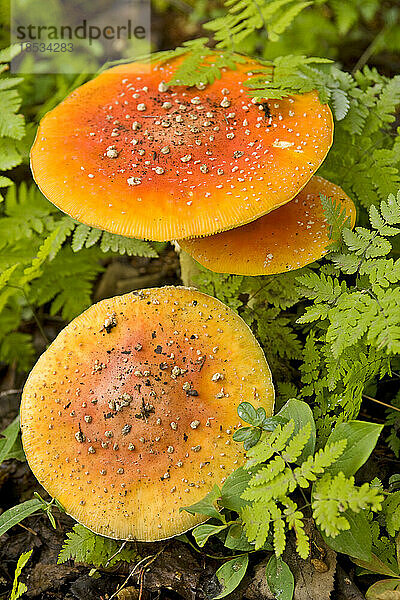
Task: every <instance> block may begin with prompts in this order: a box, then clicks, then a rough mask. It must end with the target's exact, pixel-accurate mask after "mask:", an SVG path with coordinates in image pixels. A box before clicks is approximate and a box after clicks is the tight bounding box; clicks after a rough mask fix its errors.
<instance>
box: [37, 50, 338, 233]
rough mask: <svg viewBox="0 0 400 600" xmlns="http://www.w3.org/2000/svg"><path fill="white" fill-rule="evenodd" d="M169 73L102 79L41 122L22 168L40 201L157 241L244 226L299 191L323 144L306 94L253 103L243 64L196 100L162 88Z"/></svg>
mask: <svg viewBox="0 0 400 600" xmlns="http://www.w3.org/2000/svg"><path fill="white" fill-rule="evenodd" d="M179 64H180V59H176V60H173V61H172V62H170V63H168V62H166V63H156V62H154V63H152V64H151V66H150V67H149V65H148V64H145V65H144V64H141V63H138V62H136V63H130V64H125V65H121V66H118V67H114V68H112V69H109V70H106V71H104V72H103V73H101V74H100V75H99V76H97V77H95V78H94V79H93V80H92V81H90V82H88V83H86V84H84V85H83V86H81V87H79V88H78V89H76V90H75V91H74V92H73V93H72V94H71V95H70V96H68V97H67V98H66V100H64V101H63V102H62V103H61V104H59V105H58V106H57V107H56V108H54V109H53V110H52V111H50V112H49V113H48V114H47V115H46V116H45V117H44V118H43V119H42V121H41V123H40V126H39V130H38V133H37V137H36V140H35V143H34V145H33V148H32V152H31V167H32V172H33V175H34V178H35V180H36V182H37V184H38V186H39V187H40V189H41V191H42V192H43V194H44V195H45V196H46V197H47V198H48V199H49V200H50V201H51V202H53V203H54V204H55V205H56V206H58V207H59V208H60V209H61V210H63V211H64V212H66V213H67V214H69V215H71V216H72V217H73V218H75V219H77V220H78V221H81V222H83V223H86V224H88V225H91V226H94V227H97V228H101V229H105V230H107V231H111V232H112V233H117V234H120V235H125V236H130V237H138V238H147V239H151V240H162V241H166V240H174V239H183V238H188V237H192V236H200V235H210V234H214V233H217V232H219V231H225V230H227V229H230V228H232V227H237V226H238V225H241V224H244V223H248V222H250V221H252V220H254V219H256V218H258V217H261V216H262V215H264V214H266V213H268V212H270V211H271V210H273V209H275V208H277V207H278V206H281V205H282V204H285V203H286V202H288V201H289V200H291V199H292V198H293V197H294V196H295V195H296V194H297V193H298V192H299V190H300V189H301V188H302V187H304V185H305V184H306V183H307V181H308V180H309V179H310V177H311V176H312V175H313V173H314V172H315V171H316V170H317V169H318V167H319V166H320V164H321V163H322V161H323V160H324V158H325V156H326V154H327V152H328V150H329V148H330V146H331V144H332V135H333V121H332V115H331V112H330V109H329V107H328V105H326V104H321V102H320V101H319V99H318V94H317V93H316V92H310V93H308V94H304V95H293V96H291V97H285V98H281V99H275V100H268V101H264V102H260V103H254V102H252V101H251V99H250V97H249V95H248V94H247V93H246V87H245V86H244V83H245V82H246V80H247V79H248V77H249V72H250V71H255V70H257V68H259V67H260V66H261V65H260V64H259V63H258V62H256V61H254V60H250V59H248V60H247V61H246V62H243V63H240V64H238V65H237V68H236V69H235V70H224V72H223V73H222V77H221V79H216V80H215V81H214V82H213V83H212V84H209V85H207V86H201V89H198V88H196V87H194V88H187V87H184V86H174V87H168V88H167V89H165V87H164V86H165V84H164V82H165V81H168V80H169V79H170V78H171V77H172V76H173V75H174V73H175V71H176V69H177V67H178V66H179ZM160 86H161V87H160ZM160 90H161V91H160ZM160 96H161V102H160Z"/></svg>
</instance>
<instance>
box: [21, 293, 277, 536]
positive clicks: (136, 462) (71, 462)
mask: <svg viewBox="0 0 400 600" xmlns="http://www.w3.org/2000/svg"><path fill="white" fill-rule="evenodd" d="M113 312H114V313H115V315H116V316H117V323H116V324H115V326H114V327H113V328H112V329H111V330H110V332H109V333H108V332H107V331H105V330H104V328H103V327H102V324H103V323H104V317H105V315H107V314H110V313H113ZM139 344H140V347H141V350H140V352H133V351H131V350H132V349H133V348H135V347H137V346H138V345H139ZM216 347H218V351H216V352H213V348H216ZM166 353H168V354H171V353H173V354H174V364H175V365H177V366H179V367H180V368H181V369H182V370H184V371H185V378H187V379H188V381H190V382H191V384H192V388H191V389H195V390H196V391H197V395H196V396H187V394H186V392H185V390H183V389H182V378H181V377H176V378H172V377H170V376H169V375H168V372H167V371H165V370H164V369H162V368H161V363H162V362H163V361H164V360H165V355H166ZM199 355H201V356H205V357H206V360H205V361H204V362H203V363H199V361H198V357H199ZM125 359H126V360H125ZM95 360H97V361H99V362H101V363H104V364H105V365H106V368H105V369H101V370H100V371H94V370H93V369H92V368H91V367H92V365H93V363H94V361H95ZM136 370H140V371H141V372H142V373H144V372H149V374H148V375H147V376H146V377H141V378H137V377H135V375H134V373H135V371H136ZM216 372H218V373H221V372H223V373H224V390H226V392H227V393H226V395H225V394H224V395H223V396H222V397H221V398H216V394H215V382H213V381H212V377H213V375H214V374H215V373H216ZM77 389H79V391H80V394H79V396H76V395H75V391H76V390H77ZM255 389H257V393H258V402H259V403H260V404H261V405H262V406H264V408H265V410H266V412H267V414H268V415H270V414H271V413H272V407H273V401H274V390H273V385H272V381H271V374H270V370H269V367H268V364H267V362H266V360H265V357H264V355H263V352H262V350H261V348H260V346H259V345H258V343H257V341H256V339H255V338H254V336H253V334H252V333H251V331H250V329H249V328H248V326H247V325H246V324H245V323H244V321H243V320H242V319H241V318H240V317H239V316H238V315H237V314H236V313H234V312H233V311H232V310H231V309H230V308H228V307H226V306H224V305H223V304H222V303H221V302H219V301H218V300H216V299H215V298H212V297H210V296H207V295H205V294H202V293H200V292H197V291H195V290H193V289H187V288H182V287H180V288H179V287H164V288H160V289H157V288H155V289H149V290H143V291H138V292H132V293H130V294H126V295H125V296H120V297H115V298H111V299H107V300H103V301H101V302H99V303H98V304H96V305H94V306H92V307H90V308H89V309H88V310H87V311H86V312H84V313H83V314H82V315H80V316H79V317H77V318H76V319H75V320H74V321H72V323H70V324H69V325H68V326H67V327H66V328H65V329H64V330H63V331H61V333H60V334H59V335H58V337H57V338H56V339H55V341H54V342H53V343H52V344H51V346H50V347H49V348H48V349H47V350H46V352H45V353H44V354H43V355H42V356H41V357H40V359H39V360H38V362H37V363H36V365H35V367H34V368H33V370H32V372H31V374H30V375H29V378H28V380H27V382H26V385H25V388H24V391H23V396H22V405H21V424H22V440H23V445H24V450H25V454H26V457H27V460H28V462H29V465H30V467H31V469H32V471H33V473H34V475H35V476H36V477H37V479H38V480H39V482H40V483H41V484H42V485H43V486H44V488H45V489H46V490H47V491H48V493H49V494H50V495H51V496H52V497H54V498H56V499H57V500H58V501H59V502H60V503H61V504H62V505H63V507H64V508H65V510H66V512H67V513H68V514H70V515H71V516H72V517H73V518H75V519H76V520H77V521H79V522H80V523H82V524H83V525H85V526H86V527H88V528H89V529H91V530H93V531H95V532H96V533H99V534H102V535H105V536H108V537H112V538H115V539H137V540H143V541H155V540H158V539H165V538H168V537H171V536H173V535H177V534H180V533H182V532H184V531H186V530H188V529H190V528H191V527H193V526H195V525H196V524H198V523H200V522H202V521H203V520H204V516H199V515H196V516H193V515H189V514H188V513H186V512H180V511H179V509H180V507H181V506H183V505H185V504H188V503H190V504H191V503H194V502H197V501H198V500H200V499H201V498H202V497H203V496H204V495H205V494H206V493H207V492H209V491H210V490H211V489H212V487H213V486H214V484H219V485H221V483H222V481H223V479H224V477H226V476H227V475H228V474H229V473H230V472H232V471H233V470H234V469H235V468H236V467H237V466H239V465H242V464H244V462H245V455H244V451H243V449H242V446H241V445H240V444H234V443H232V444H227V442H228V441H229V440H231V438H232V433H233V431H234V429H235V428H237V426H238V417H237V406H238V404H239V403H240V402H243V401H245V400H248V398H253V397H254V391H255ZM123 397H127V398H129V401H128V402H125V403H124V404H123V405H120V407H119V409H118V410H117V404H118V403H121V399H122V398H123ZM93 398H95V399H96V402H95V403H93V402H92V399H93ZM111 400H114V404H113V405H112V406H113V408H110V402H111ZM62 407H65V408H64V409H63V408H62ZM71 409H72V410H73V411H74V413H75V416H74V417H72V416H71ZM88 416H90V417H91V419H87V418H85V417H88ZM50 423H51V424H52V425H53V428H52V429H49V424H50ZM202 424H205V425H207V426H204V427H203V426H202ZM208 424H209V425H210V426H208ZM175 425H176V426H175ZM204 465H207V469H205V468H204ZM221 465H222V466H223V468H221ZM172 490H173V493H172ZM186 490H188V491H186Z"/></svg>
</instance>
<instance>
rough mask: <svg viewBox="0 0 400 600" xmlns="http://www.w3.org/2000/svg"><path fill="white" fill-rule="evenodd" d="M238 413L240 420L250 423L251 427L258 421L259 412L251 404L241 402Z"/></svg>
mask: <svg viewBox="0 0 400 600" xmlns="http://www.w3.org/2000/svg"><path fill="white" fill-rule="evenodd" d="M237 413H238V415H239V418H240V419H242V420H243V421H245V422H246V423H250V425H254V422H255V421H256V419H257V411H256V409H255V408H254V406H253V405H252V404H250V402H241V403H240V404H239V406H238V407H237Z"/></svg>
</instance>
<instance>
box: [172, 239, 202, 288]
mask: <svg viewBox="0 0 400 600" xmlns="http://www.w3.org/2000/svg"><path fill="white" fill-rule="evenodd" d="M175 250H176V252H177V254H178V256H179V263H180V266H181V280H182V283H183V285H184V286H186V287H197V285H196V276H197V275H198V274H199V273H200V265H199V263H198V262H197V261H195V260H194V258H192V257H191V256H190V255H189V254H188V253H187V252H185V251H184V250H182V248H181V247H180V246H179V244H178V242H175Z"/></svg>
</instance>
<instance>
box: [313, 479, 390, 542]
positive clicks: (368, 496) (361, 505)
mask: <svg viewBox="0 0 400 600" xmlns="http://www.w3.org/2000/svg"><path fill="white" fill-rule="evenodd" d="M381 504H382V495H381V494H380V493H379V491H378V490H377V489H376V488H374V487H371V486H369V485H368V484H367V483H364V484H363V485H362V486H361V487H356V485H355V483H354V477H350V478H348V479H347V478H346V477H345V476H344V475H343V473H338V474H337V475H335V476H334V477H331V476H330V475H329V474H327V475H324V477H322V478H321V479H320V480H319V481H318V482H317V483H316V485H315V486H314V491H313V502H312V508H313V515H314V518H315V522H316V523H317V525H319V526H320V527H321V529H322V531H324V532H325V533H326V535H328V536H330V537H333V538H334V537H336V536H337V535H339V533H340V532H341V531H346V530H348V529H350V523H349V521H348V519H347V518H346V516H345V515H344V514H343V513H345V512H346V511H347V510H348V509H350V510H351V511H352V512H354V513H359V512H361V511H365V510H368V509H369V510H372V511H375V512H377V511H380V510H381V508H382V506H381Z"/></svg>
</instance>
